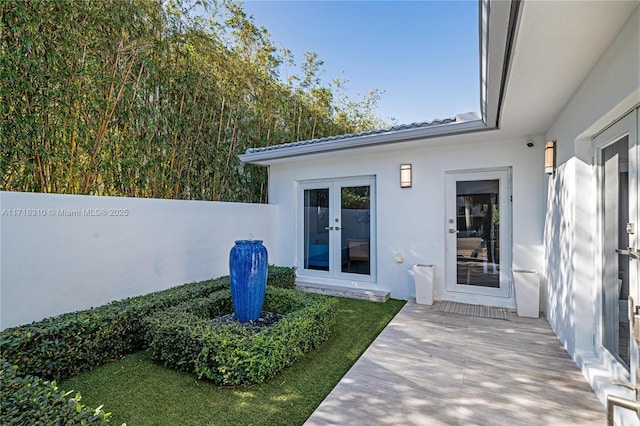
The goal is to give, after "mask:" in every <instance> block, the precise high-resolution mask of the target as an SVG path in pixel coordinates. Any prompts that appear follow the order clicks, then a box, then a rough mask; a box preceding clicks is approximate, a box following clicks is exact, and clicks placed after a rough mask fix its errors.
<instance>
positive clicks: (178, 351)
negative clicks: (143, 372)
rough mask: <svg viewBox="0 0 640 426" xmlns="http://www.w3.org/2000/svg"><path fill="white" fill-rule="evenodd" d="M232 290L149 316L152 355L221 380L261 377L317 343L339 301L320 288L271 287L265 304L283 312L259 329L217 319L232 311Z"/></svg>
mask: <svg viewBox="0 0 640 426" xmlns="http://www.w3.org/2000/svg"><path fill="white" fill-rule="evenodd" d="M232 310H233V308H232V304H231V293H230V291H229V290H222V291H219V292H215V293H212V294H211V295H210V296H209V297H207V298H202V299H198V300H192V301H189V302H185V303H182V304H180V305H177V306H174V307H172V308H169V309H167V310H164V311H158V312H156V313H155V314H153V315H151V316H149V317H147V318H145V320H144V323H145V328H146V330H147V336H146V339H147V345H148V350H149V352H150V353H151V355H152V357H153V358H155V359H156V360H159V361H161V362H163V363H164V364H165V365H166V366H169V367H172V368H175V369H178V370H181V371H187V372H192V373H195V374H197V375H198V378H203V377H204V378H207V379H210V380H212V381H214V382H215V383H217V384H221V385H243V386H244V385H251V384H256V383H262V382H263V381H265V380H266V379H267V378H269V377H272V376H274V375H275V374H276V373H277V372H278V371H280V370H282V369H283V368H285V367H288V366H290V365H291V364H293V363H294V362H295V361H296V360H297V359H298V358H300V356H302V355H303V354H304V353H306V352H308V351H310V350H311V349H314V348H317V347H318V346H319V345H320V344H321V343H322V342H323V341H325V340H326V339H327V337H328V336H329V333H330V330H331V327H332V326H333V323H334V319H335V315H336V310H337V301H336V300H335V299H334V298H331V297H328V296H323V295H319V294H311V293H302V292H298V291H295V290H290V289H281V288H275V287H267V292H266V297H265V305H264V308H263V310H264V311H267V312H275V313H278V314H282V315H284V317H283V318H282V319H281V320H280V321H279V322H278V323H276V324H275V325H272V326H270V327H266V328H264V329H261V330H260V331H256V329H254V328H252V327H246V326H244V325H241V324H238V323H232V324H221V323H212V321H211V319H212V318H215V317H218V316H222V315H225V314H228V313H231V312H232Z"/></svg>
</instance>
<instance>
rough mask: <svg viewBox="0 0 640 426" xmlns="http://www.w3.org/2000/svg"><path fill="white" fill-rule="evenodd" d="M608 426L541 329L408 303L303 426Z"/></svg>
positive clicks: (534, 323) (529, 322)
mask: <svg viewBox="0 0 640 426" xmlns="http://www.w3.org/2000/svg"><path fill="white" fill-rule="evenodd" d="M374 424H379V425H382V424H393V425H410V424H412V425H430V426H432V425H434V426H435V425H509V426H512V425H604V424H606V411H605V409H604V407H603V405H602V404H601V403H600V401H599V400H598V398H597V397H596V396H595V394H594V393H593V392H592V391H591V388H590V387H589V385H588V384H587V382H586V381H585V379H584V378H583V376H582V373H581V372H580V370H579V369H578V368H577V367H576V365H575V364H574V362H573V361H572V360H571V359H570V358H569V356H568V355H567V352H566V351H565V350H564V348H563V347H562V346H561V344H560V342H559V341H558V339H557V337H556V336H555V335H554V334H553V332H552V331H551V329H550V327H549V325H548V323H547V322H546V321H545V320H544V319H528V318H519V317H517V316H516V315H515V313H513V312H510V313H509V317H508V320H507V321H505V320H497V319H488V318H478V317H471V316H464V315H458V314H450V313H443V312H439V311H438V309H437V306H426V305H417V304H416V303H414V302H412V301H409V302H407V304H406V305H405V306H404V307H403V308H402V310H401V311H400V312H399V313H398V315H397V316H396V317H395V318H394V319H393V320H392V321H391V322H390V323H389V325H388V326H387V327H386V328H385V329H384V330H383V331H382V333H381V334H380V335H379V336H378V338H377V339H376V340H375V341H374V343H373V344H372V345H371V346H370V347H369V348H368V349H367V350H366V352H365V353H364V354H363V355H362V357H361V358H360V359H359V360H358V361H357V362H356V364H355V365H354V366H353V367H352V368H351V370H349V372H347V374H346V375H345V376H344V377H343V378H342V380H341V381H340V382H339V383H338V385H337V386H336V387H335V388H334V389H333V391H332V392H331V393H330V394H329V395H328V396H327V398H326V399H325V400H324V401H323V402H322V403H321V404H320V406H319V407H318V408H317V410H316V411H315V412H314V413H313V414H312V415H311V417H310V418H309V419H308V420H307V422H306V423H305V425H307V426H314V425H374Z"/></svg>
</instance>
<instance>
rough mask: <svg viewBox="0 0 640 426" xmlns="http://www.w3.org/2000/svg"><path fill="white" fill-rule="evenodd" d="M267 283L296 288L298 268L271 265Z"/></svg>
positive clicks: (274, 285)
mask: <svg viewBox="0 0 640 426" xmlns="http://www.w3.org/2000/svg"><path fill="white" fill-rule="evenodd" d="M267 285H269V286H272V287H280V288H290V289H293V288H295V286H296V268H295V267H288V266H273V265H269V275H268V279H267Z"/></svg>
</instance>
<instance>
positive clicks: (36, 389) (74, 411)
mask: <svg viewBox="0 0 640 426" xmlns="http://www.w3.org/2000/svg"><path fill="white" fill-rule="evenodd" d="M0 379H1V380H2V386H1V395H2V398H0V419H1V420H2V424H3V425H5V424H6V425H80V424H82V425H103V424H106V423H108V422H109V419H108V418H109V416H110V413H105V412H104V411H103V410H102V407H98V408H97V409H95V410H92V409H89V408H87V407H85V406H84V405H82V404H81V403H80V399H81V396H80V394H79V393H78V394H76V395H74V396H70V395H71V392H64V391H61V390H58V387H57V385H56V382H55V381H53V382H49V381H47V380H42V379H40V378H38V377H35V376H29V375H27V376H24V377H21V376H19V375H18V367H17V366H15V365H11V364H10V363H8V362H6V360H0Z"/></svg>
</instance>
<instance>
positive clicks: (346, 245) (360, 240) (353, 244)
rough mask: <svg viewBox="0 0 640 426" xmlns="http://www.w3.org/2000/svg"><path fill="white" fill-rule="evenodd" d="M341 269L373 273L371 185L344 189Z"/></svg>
mask: <svg viewBox="0 0 640 426" xmlns="http://www.w3.org/2000/svg"><path fill="white" fill-rule="evenodd" d="M340 218H341V223H342V226H341V229H340V231H341V238H340V240H341V244H340V246H341V250H340V265H341V272H343V273H348V274H363V275H369V274H370V273H371V187H370V186H368V185H366V186H342V187H341V188H340Z"/></svg>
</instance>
